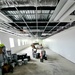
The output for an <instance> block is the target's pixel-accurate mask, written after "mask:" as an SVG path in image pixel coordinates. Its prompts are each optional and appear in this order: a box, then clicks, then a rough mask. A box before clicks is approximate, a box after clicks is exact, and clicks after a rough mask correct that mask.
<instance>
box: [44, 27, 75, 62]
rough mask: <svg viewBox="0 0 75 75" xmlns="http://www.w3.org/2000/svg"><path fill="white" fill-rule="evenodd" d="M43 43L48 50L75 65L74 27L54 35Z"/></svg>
mask: <svg viewBox="0 0 75 75" xmlns="http://www.w3.org/2000/svg"><path fill="white" fill-rule="evenodd" d="M43 42H44V44H45V46H47V47H49V49H51V50H53V51H54V52H56V53H58V54H60V55H62V56H63V57H65V58H67V59H68V60H70V61H72V62H74V63H75V27H71V28H69V29H66V30H64V31H62V32H60V33H58V34H55V35H53V36H51V37H49V38H47V39H45V40H44V41H43Z"/></svg>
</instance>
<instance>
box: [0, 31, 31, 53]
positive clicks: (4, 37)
mask: <svg viewBox="0 0 75 75" xmlns="http://www.w3.org/2000/svg"><path fill="white" fill-rule="evenodd" d="M9 38H13V39H14V47H11V46H10V41H9ZM18 39H20V40H21V45H20V46H18V41H17V40H18ZM22 40H24V42H26V43H25V44H24V45H23V44H22ZM0 41H1V43H3V44H4V45H5V46H6V50H11V51H12V53H17V52H19V51H21V50H23V49H25V48H27V47H29V46H30V45H31V42H30V40H29V38H28V39H27V38H24V37H19V36H16V35H13V34H9V33H5V32H0Z"/></svg>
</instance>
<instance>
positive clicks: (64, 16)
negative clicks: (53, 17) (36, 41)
mask: <svg viewBox="0 0 75 75" xmlns="http://www.w3.org/2000/svg"><path fill="white" fill-rule="evenodd" d="M74 10H75V3H74V4H73V6H72V7H71V8H70V9H69V10H68V11H67V12H66V13H65V14H64V15H63V16H62V17H61V18H60V20H59V21H63V20H64V19H65V18H66V17H67V16H69V15H70V14H71V13H72V12H73V11H74Z"/></svg>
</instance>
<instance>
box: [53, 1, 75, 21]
mask: <svg viewBox="0 0 75 75" xmlns="http://www.w3.org/2000/svg"><path fill="white" fill-rule="evenodd" d="M74 3H75V1H73V0H72V1H71V0H68V1H67V2H66V3H65V5H64V6H63V7H62V9H61V10H60V12H59V13H58V14H57V16H56V17H55V19H54V21H58V20H59V19H60V18H61V17H62V16H63V15H64V14H65V12H67V10H68V9H69V8H70V7H71V6H72V5H73V4H74Z"/></svg>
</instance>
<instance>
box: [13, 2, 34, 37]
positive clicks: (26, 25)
mask: <svg viewBox="0 0 75 75" xmlns="http://www.w3.org/2000/svg"><path fill="white" fill-rule="evenodd" d="M12 3H13V1H12ZM16 4H17V3H16ZM13 5H14V3H13ZM17 5H18V4H17ZM14 7H15V9H16V10H17V11H18V12H19V14H20V16H21V17H22V20H23V21H24V23H25V24H26V26H27V27H28V29H29V33H30V28H29V26H28V24H27V23H26V21H25V20H24V18H23V16H22V14H21V12H20V11H19V10H18V9H17V7H16V6H15V5H14ZM19 14H18V15H19ZM30 34H31V35H32V36H33V34H32V33H30ZM33 37H34V36H33Z"/></svg>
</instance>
